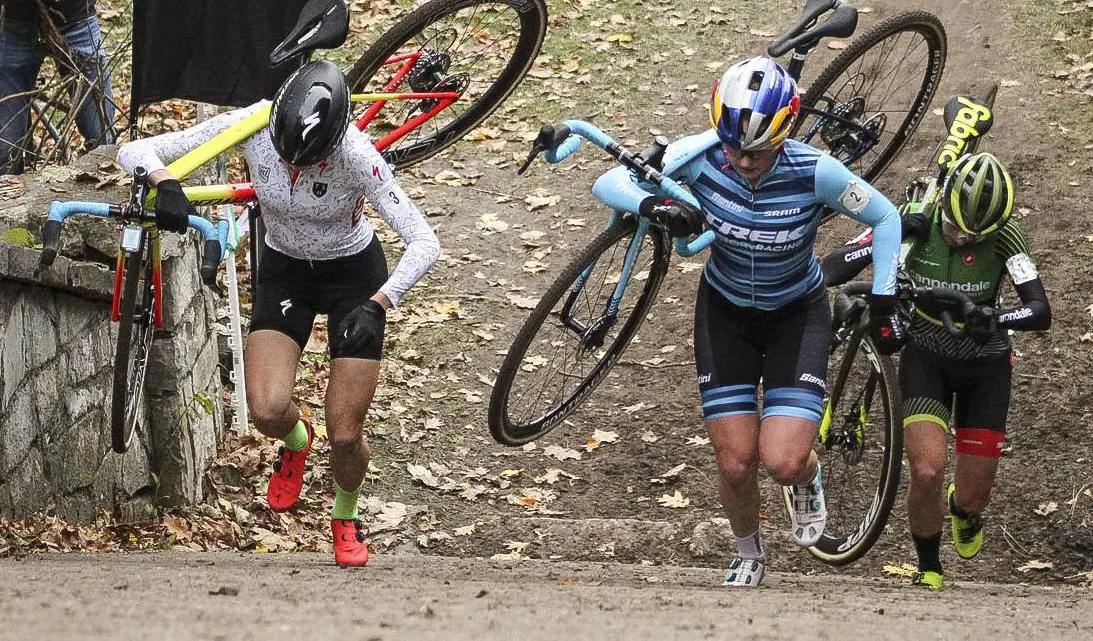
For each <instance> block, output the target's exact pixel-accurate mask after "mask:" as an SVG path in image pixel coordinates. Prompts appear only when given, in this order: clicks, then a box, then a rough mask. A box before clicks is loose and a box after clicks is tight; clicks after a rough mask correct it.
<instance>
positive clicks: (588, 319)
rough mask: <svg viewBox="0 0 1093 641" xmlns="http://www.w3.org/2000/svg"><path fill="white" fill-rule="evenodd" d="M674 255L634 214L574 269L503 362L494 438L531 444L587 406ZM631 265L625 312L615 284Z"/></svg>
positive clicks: (493, 408)
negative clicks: (613, 301)
mask: <svg viewBox="0 0 1093 641" xmlns="http://www.w3.org/2000/svg"><path fill="white" fill-rule="evenodd" d="M642 227H643V228H644V227H646V225H644V224H643V225H642ZM628 253H629V254H630V257H629V260H627V258H628ZM669 258H670V247H669V245H668V239H667V236H666V235H665V234H664V233H663V232H660V231H654V230H649V231H648V233H645V230H644V229H643V230H641V231H639V228H638V225H637V223H636V222H635V221H634V219H633V218H630V217H626V218H622V219H620V220H619V221H618V222H617V224H615V225H613V226H611V227H610V228H608V229H607V230H605V231H604V232H602V233H601V234H600V235H599V236H597V237H596V238H595V239H594V240H593V241H592V243H591V244H589V245H588V246H587V247H585V248H584V250H583V251H582V252H581V254H580V255H579V256H577V258H575V259H574V260H573V261H572V262H570V263H569V265H567V266H566V268H565V270H564V271H563V272H562V273H561V275H560V276H559V277H558V279H557V280H556V281H554V283H553V284H552V285H551V286H550V289H548V290H547V293H546V294H544V295H543V297H542V298H541V299H540V300H539V303H538V305H536V307H535V309H534V310H533V311H532V312H531V316H530V317H529V318H528V320H527V321H526V322H525V323H524V326H523V327H522V328H521V329H520V332H519V334H517V336H516V339H515V340H514V341H513V344H512V346H511V347H510V348H509V351H508V354H507V355H506V356H505V360H504V362H503V363H502V365H501V370H500V372H499V373H498V375H497V382H496V383H494V386H493V393H492V394H491V395H490V407H489V426H490V433H491V434H492V435H493V438H494V439H496V440H497V441H498V442H499V443H504V444H505V445H521V444H524V443H527V442H529V441H532V440H534V439H537V438H539V437H540V436H542V435H544V434H546V433H547V432H549V431H550V430H551V429H553V428H554V427H555V426H556V425H558V423H560V422H561V421H562V420H563V419H565V417H566V416H568V415H569V414H570V412H572V411H573V410H574V409H575V408H576V407H577V406H578V405H580V403H581V401H583V400H584V399H585V398H586V397H587V396H588V395H589V394H590V393H591V392H592V390H593V389H595V388H596V386H597V385H598V384H599V383H600V382H601V381H602V380H603V378H604V377H605V376H606V375H607V373H608V371H610V370H611V367H612V366H613V365H614V364H615V361H617V360H618V358H619V356H620V355H621V354H622V352H623V350H624V349H626V346H627V345H628V344H629V343H630V340H631V339H632V338H633V337H634V334H635V333H636V332H637V330H638V328H639V327H640V326H641V323H642V322H643V321H644V320H645V315H646V313H647V312H648V311H649V308H650V306H652V304H653V300H654V297H655V296H656V292H657V290H658V289H659V288H660V284H661V282H662V281H663V279H664V275H665V273H666V272H667V271H668V261H669ZM628 265H629V266H630V267H629V274H630V280H629V283H628V285H627V287H626V289H625V291H624V292H623V295H622V297H621V298H620V299H619V300H618V303H617V304H618V307H617V311H616V312H615V313H610V311H609V310H610V308H611V307H612V305H611V299H612V297H613V296H614V295H615V289H616V288H615V286H616V284H617V283H618V282H619V281H620V279H621V278H623V273H624V270H625V269H626V268H627V266H628Z"/></svg>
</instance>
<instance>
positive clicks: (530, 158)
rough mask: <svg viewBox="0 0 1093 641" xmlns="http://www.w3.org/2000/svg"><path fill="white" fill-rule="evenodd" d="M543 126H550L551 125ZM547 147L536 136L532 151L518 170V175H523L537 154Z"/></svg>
mask: <svg viewBox="0 0 1093 641" xmlns="http://www.w3.org/2000/svg"><path fill="white" fill-rule="evenodd" d="M543 126H544V127H548V126H549V125H543ZM546 149H547V148H546V146H545V145H543V144H540V142H539V139H538V138H536V139H535V142H534V143H532V145H531V151H530V152H529V153H528V157H527V158H525V159H524V164H522V165H520V168H519V169H517V170H516V175H517V176H523V175H524V172H525V171H527V170H528V167H530V166H531V163H532V162H533V161H534V160H535V158H536V156H538V155H539V154H541V153H543V152H544V151H546Z"/></svg>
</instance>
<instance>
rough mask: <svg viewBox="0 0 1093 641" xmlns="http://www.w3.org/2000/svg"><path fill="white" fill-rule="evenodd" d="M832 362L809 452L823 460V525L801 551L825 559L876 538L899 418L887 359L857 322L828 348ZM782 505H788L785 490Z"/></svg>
mask: <svg viewBox="0 0 1093 641" xmlns="http://www.w3.org/2000/svg"><path fill="white" fill-rule="evenodd" d="M832 363H838V365H837V369H836V370H835V371H836V372H837V376H836V378H835V382H834V384H833V385H832V387H831V390H830V394H829V398H828V400H827V407H826V408H825V413H824V420H823V423H822V424H821V427H820V437H819V443H818V444H817V446H816V453H817V454H818V455H819V457H820V465H821V466H822V467H823V485H824V494H825V495H826V500H827V525H826V526H825V528H824V534H823V536H822V537H821V538H820V540H819V542H817V543H816V545H814V546H812V547H810V548H809V549H808V551H809V552H810V553H811V554H812V556H814V557H816V558H817V559H819V560H821V561H823V562H825V563H829V564H831V565H846V564H849V563H853V562H854V561H856V560H858V559H859V558H861V557H862V556H863V555H864V554H865V553H866V552H868V551H869V550H870V549H871V548H872V547H873V544H874V543H876V542H877V539H878V538H879V537H880V535H881V533H882V532H883V531H884V526H885V525H886V524H887V523H888V515H889V514H890V513H891V512H892V504H893V502H894V501H895V500H896V492H897V490H898V489H899V480H900V468H901V466H902V463H903V425H902V421H901V420H900V416H901V412H902V410H901V408H900V401H899V391H898V379H897V377H896V373H895V368H894V367H893V365H892V359H891V358H889V357H885V356H880V355H879V354H878V353H877V350H876V348H875V347H874V346H873V343H872V341H871V340H870V339H869V338H868V336H866V334H865V331H864V327H860V328H858V329H857V330H856V331H855V332H854V334H852V335H851V337H850V339H849V340H847V341H846V342H845V343H843V345H842V346H840V347H839V348H837V349H836V351H835V353H834V354H832ZM785 498H786V507H787V508H788V509H791V508H792V506H791V505H790V504H789V496H788V492H786V493H785Z"/></svg>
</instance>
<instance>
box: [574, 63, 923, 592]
mask: <svg viewBox="0 0 1093 641" xmlns="http://www.w3.org/2000/svg"><path fill="white" fill-rule="evenodd" d="M799 104H800V97H799V95H798V91H797V83H796V82H795V81H794V80H793V78H792V77H790V75H789V74H788V73H787V72H786V70H785V69H784V68H782V66H781V65H779V64H778V63H777V62H775V61H773V60H771V59H769V58H762V57H760V58H752V59H750V60H744V61H742V62H739V63H737V64H735V65H733V66H732V67H730V68H729V69H728V70H727V71H726V72H725V73H724V75H723V76H722V77H721V80H720V82H718V83H717V84H716V85H715V86H714V89H713V96H712V99H711V104H710V121H711V125H712V129H711V130H710V131H708V132H706V133H703V134H698V135H696V136H690V137H687V138H684V139H682V140H680V141H677V142H676V143H674V144H673V145H672V146H670V147H669V149H668V151H667V155H668V156H669V157H673V156H674V158H675V159H677V160H678V159H680V158H681V157H682V158H686V157H689V158H690V159H689V160H687V161H686V162H685V163H684V164H683V166H682V167H681V169H679V170H678V171H676V172H674V173H673V175H672V178H674V179H675V180H677V181H680V182H682V183H684V184H686V185H688V186H689V188H690V190H691V192H692V193H693V194H694V195H695V197H696V198H697V200H698V202H699V203H700V204H701V205H702V209H701V210H698V209H695V208H694V207H692V206H690V205H689V204H687V203H684V202H679V201H671V200H667V199H665V198H664V197H662V196H660V195H657V194H655V193H650V192H649V191H647V190H646V189H645V188H644V187H648V186H647V185H642V184H639V183H636V182H635V179H634V178H633V177H632V176H631V174H630V173H629V172H628V171H626V170H625V169H622V168H619V169H615V170H612V171H610V172H608V173H607V174H605V175H604V176H602V177H601V178H600V181H599V182H598V183H597V185H596V187H595V188H594V191H595V192H596V193H597V194H598V195H600V196H601V197H602V198H607V199H608V204H609V205H617V208H618V209H632V208H633V206H634V205H635V204H638V203H639V202H640V211H642V212H643V213H644V214H647V215H650V216H651V217H653V218H654V220H659V221H662V222H663V223H664V224H665V226H666V227H667V228H668V229H669V231H670V233H671V234H672V235H674V236H686V235H690V234H695V233H699V232H701V231H703V230H704V229H705V228H706V227H709V228H710V229H712V230H714V232H715V233H716V236H717V239H716V240H715V242H714V244H713V245H712V250H711V254H710V257H709V259H708V260H707V261H706V266H705V270H704V271H703V274H702V278H701V282H700V283H699V289H698V300H697V303H696V305H695V335H694V342H695V362H696V364H697V369H698V387H699V391H700V392H701V396H702V409H703V413H704V414H705V417H706V428H707V430H708V432H709V436H710V442H711V444H712V445H713V448H714V451H715V453H716V455H717V464H718V469H719V471H720V482H719V484H718V489H719V493H720V495H721V503H722V505H723V506H724V509H725V513H726V515H727V516H728V518H729V521H730V523H731V524H732V530H733V533H734V534H735V535H736V537H737V540H738V552H737V557H736V558H735V559H734V560H733V561H732V562H731V563H730V564H729V570H728V573H727V574H726V577H725V584H726V585H730V586H740V587H756V586H758V585H759V584H760V583H761V582H762V581H763V577H764V575H765V573H766V556H765V554H764V552H763V546H762V544H761V541H760V536H759V483H758V470H759V465H760V463H761V464H762V465H763V467H764V468H765V469H766V470H767V473H768V474H770V476H771V477H773V478H774V480H775V481H777V482H778V483H780V484H782V485H786V486H789V487H790V489H791V493H792V496H793V506H794V508H793V510H792V511H791V519H792V536H793V538H794V539H795V540H796V541H797V543H798V544H799V545H801V546H803V547H808V546H811V545H814V544H815V543H816V541H818V540H819V538H820V535H821V534H822V533H823V529H824V523H825V521H826V518H827V512H826V508H825V505H824V495H823V486H822V483H821V473H820V467H819V463H818V460H817V458H816V455H815V453H814V452H813V451H812V443H813V442H814V441H815V439H816V434H817V430H818V429H819V422H820V417H821V412H822V409H821V408H822V403H823V398H824V390H825V378H826V375H827V358H828V343H829V333H830V331H831V312H830V309H829V307H828V303H827V296H826V293H825V290H824V287H823V277H822V275H821V273H820V266H819V264H818V263H817V261H816V258H815V256H814V253H813V244H814V241H815V237H816V230H817V228H818V227H819V224H820V219H821V215H822V213H823V210H824V208H825V207H831V208H833V209H835V210H837V211H839V212H841V213H843V214H846V215H848V216H850V217H852V218H854V219H855V220H859V221H861V222H863V223H865V224H867V225H870V226H872V227H873V229H874V237H875V239H876V245H875V246H876V253H875V254H874V263H875V265H876V270H875V271H874V281H873V292H874V296H873V298H872V300H871V305H872V307H873V310H872V312H873V313H872V314H871V317H872V318H873V319H874V321H873V322H874V325H873V327H872V330H873V335H874V338H875V339H876V341H877V344H878V347H880V348H881V349H885V350H891V351H894V350H896V349H898V348H899V346H900V345H901V342H902V338H903V327H902V325H901V324H900V323H901V321H900V319H899V318H898V317H897V316H896V315H895V313H894V311H895V301H894V298H893V296H892V294H893V293H894V291H895V268H896V262H897V259H898V253H899V244H900V218H899V213H898V212H897V211H896V208H895V207H894V206H893V205H892V204H891V203H890V202H889V201H888V200H887V199H886V198H885V197H884V196H882V195H881V194H880V193H879V192H877V191H876V190H875V189H873V187H871V186H870V185H869V184H868V183H866V182H865V181H864V180H862V179H861V178H858V177H857V176H855V175H854V174H852V173H851V172H850V171H849V170H848V169H847V168H846V167H845V166H843V165H842V163H840V162H839V161H837V160H835V159H834V158H832V157H830V156H828V155H826V154H824V153H822V152H820V151H818V150H816V149H814V148H812V147H810V146H808V145H805V144H803V143H800V142H798V141H795V140H788V139H787V135H788V133H789V131H790V130H791V129H792V128H793V124H794V121H795V119H796V117H797V110H798V107H799ZM679 154H684V156H680V155H679ZM677 160H673V162H676V161H677ZM608 185H610V187H609V188H605V187H607V186H608ZM649 189H652V188H651V187H649ZM612 193H615V194H617V196H616V197H614V198H612V197H611V196H610V194H612ZM624 201H625V202H624ZM760 383H762V385H763V407H762V413H760V408H759V402H758V387H759V385H760Z"/></svg>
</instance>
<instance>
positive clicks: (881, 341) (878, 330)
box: [869, 294, 907, 356]
mask: <svg viewBox="0 0 1093 641" xmlns="http://www.w3.org/2000/svg"><path fill="white" fill-rule="evenodd" d="M897 301H898V299H897V298H896V297H895V296H880V295H877V294H873V296H872V297H870V299H869V335H870V337H871V338H872V339H873V344H874V345H876V346H877V351H879V352H880V353H881V355H882V356H891V355H892V354H895V353H896V352H898V351H899V350H900V348H902V347H903V344H904V343H905V342H906V341H907V327H906V324H905V322H904V320H903V317H902V316H900V313H899V304H898V302H897Z"/></svg>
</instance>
